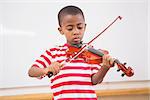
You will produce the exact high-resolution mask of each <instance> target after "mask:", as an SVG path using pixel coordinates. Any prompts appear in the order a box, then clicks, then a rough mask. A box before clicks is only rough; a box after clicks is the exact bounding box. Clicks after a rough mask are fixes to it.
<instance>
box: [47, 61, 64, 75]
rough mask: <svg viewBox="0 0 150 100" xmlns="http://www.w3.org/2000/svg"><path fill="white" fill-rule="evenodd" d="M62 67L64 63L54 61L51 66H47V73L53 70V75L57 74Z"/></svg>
mask: <svg viewBox="0 0 150 100" xmlns="http://www.w3.org/2000/svg"><path fill="white" fill-rule="evenodd" d="M61 67H62V64H61V63H59V62H52V63H51V64H50V66H48V67H47V68H45V73H46V74H47V73H48V72H52V73H53V75H56V74H58V73H59V71H60V68H61Z"/></svg>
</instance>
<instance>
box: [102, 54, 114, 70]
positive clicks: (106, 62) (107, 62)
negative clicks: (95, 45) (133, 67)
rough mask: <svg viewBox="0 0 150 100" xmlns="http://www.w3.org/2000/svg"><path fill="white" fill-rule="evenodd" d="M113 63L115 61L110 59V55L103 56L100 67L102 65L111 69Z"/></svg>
mask: <svg viewBox="0 0 150 100" xmlns="http://www.w3.org/2000/svg"><path fill="white" fill-rule="evenodd" d="M114 61H115V59H114V58H112V57H111V56H110V55H108V54H105V55H104V56H103V60H102V65H103V66H104V67H107V68H111V67H113V66H114Z"/></svg>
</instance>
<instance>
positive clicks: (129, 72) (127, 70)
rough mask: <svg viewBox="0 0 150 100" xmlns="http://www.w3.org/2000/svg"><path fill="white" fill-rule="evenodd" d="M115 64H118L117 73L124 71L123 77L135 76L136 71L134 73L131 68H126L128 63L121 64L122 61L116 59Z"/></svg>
mask: <svg viewBox="0 0 150 100" xmlns="http://www.w3.org/2000/svg"><path fill="white" fill-rule="evenodd" d="M115 63H116V64H117V66H118V70H117V71H120V70H121V71H122V72H123V73H122V75H121V76H122V77H123V76H124V75H126V76H128V77H131V76H133V75H134V71H133V69H132V68H131V67H126V66H125V65H126V63H123V64H122V63H120V61H119V60H118V59H116V60H115Z"/></svg>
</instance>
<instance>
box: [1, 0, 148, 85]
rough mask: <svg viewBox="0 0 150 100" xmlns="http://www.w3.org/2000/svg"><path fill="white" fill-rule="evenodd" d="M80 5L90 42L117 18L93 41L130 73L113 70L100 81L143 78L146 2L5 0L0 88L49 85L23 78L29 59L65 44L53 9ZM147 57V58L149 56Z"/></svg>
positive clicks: (29, 62) (85, 39)
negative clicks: (131, 69) (131, 72)
mask: <svg viewBox="0 0 150 100" xmlns="http://www.w3.org/2000/svg"><path fill="white" fill-rule="evenodd" d="M68 4H69V5H70V4H73V5H76V6H79V7H80V8H81V9H82V10H83V11H84V14H85V17H86V22H87V30H86V34H85V37H84V41H85V42H88V41H89V40H91V39H92V38H93V37H94V36H95V35H96V33H99V32H101V31H102V30H103V29H104V28H105V27H106V26H107V25H108V24H110V23H111V21H113V20H114V19H115V18H116V17H117V16H118V15H120V16H122V17H123V19H122V20H121V21H117V22H116V23H115V24H114V25H113V26H112V27H111V28H109V29H108V30H107V31H106V32H105V33H103V34H102V35H101V36H100V38H98V39H97V40H96V41H95V42H94V43H93V45H94V46H95V47H96V48H104V49H107V50H109V52H110V54H111V55H112V56H114V57H116V58H118V59H120V60H121V61H123V62H124V61H125V62H127V63H128V64H127V65H129V66H131V67H132V68H133V69H134V71H135V75H134V76H133V77H130V78H128V77H124V78H122V77H121V76H120V74H121V73H117V72H116V69H117V68H116V67H115V68H112V69H111V70H110V71H109V73H108V74H107V76H106V77H105V80H104V81H105V82H112V81H131V80H149V79H150V78H148V56H149V55H148V48H150V47H149V46H148V43H150V42H148V38H147V37H148V31H147V30H148V24H147V22H148V16H147V15H148V11H147V7H148V6H147V0H132V1H130V0H122V1H119V0H97V1H89V2H84V1H76V2H73V1H72V2H70V1H65V0H64V1H61V2H56V1H53V2H52V1H48V0H37V1H35V0H12V1H9V0H5V1H3V2H1V3H0V5H2V6H1V7H2V8H3V9H2V11H3V12H2V14H3V16H2V18H3V23H0V24H1V33H0V51H1V52H0V62H1V63H0V76H1V77H0V78H1V80H0V88H6V87H18V86H33V85H46V84H49V79H48V78H45V79H43V80H41V81H39V80H37V79H32V78H30V77H28V75H27V71H28V69H29V67H30V65H31V64H32V62H33V61H34V60H35V59H36V58H37V57H38V56H39V55H40V54H41V53H42V52H44V50H45V49H47V48H49V47H51V46H53V45H58V44H62V43H65V39H64V37H63V36H61V35H59V32H58V31H57V27H58V24H57V13H58V11H59V10H60V9H61V8H62V7H64V6H66V5H68ZM149 57H150V56H149Z"/></svg>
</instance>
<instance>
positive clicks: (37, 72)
mask: <svg viewBox="0 0 150 100" xmlns="http://www.w3.org/2000/svg"><path fill="white" fill-rule="evenodd" d="M45 74H47V69H46V68H38V67H31V68H30V69H29V71H28V75H29V76H30V77H40V76H43V75H45Z"/></svg>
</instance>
